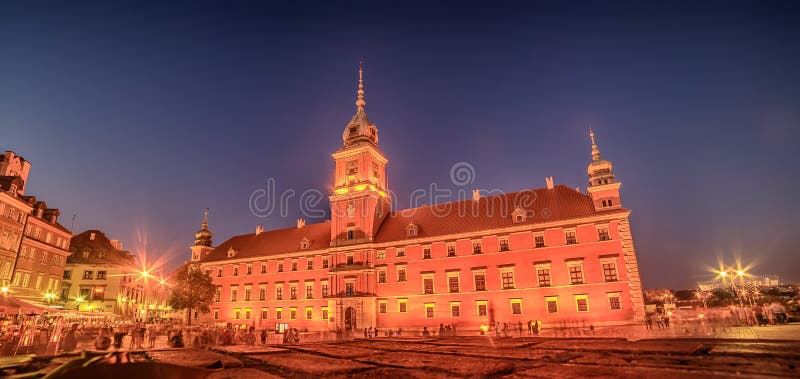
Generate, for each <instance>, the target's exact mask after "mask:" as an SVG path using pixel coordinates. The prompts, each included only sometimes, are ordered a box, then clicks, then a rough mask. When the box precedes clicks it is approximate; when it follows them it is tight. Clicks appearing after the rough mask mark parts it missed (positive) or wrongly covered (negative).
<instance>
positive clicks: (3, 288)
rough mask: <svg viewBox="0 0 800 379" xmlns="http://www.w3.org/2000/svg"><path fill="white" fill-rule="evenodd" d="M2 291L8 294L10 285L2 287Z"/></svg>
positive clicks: (0, 289)
mask: <svg viewBox="0 0 800 379" xmlns="http://www.w3.org/2000/svg"><path fill="white" fill-rule="evenodd" d="M0 292H2V293H3V295H5V294H7V293H8V286H3V287H0Z"/></svg>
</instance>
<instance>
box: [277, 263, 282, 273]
mask: <svg viewBox="0 0 800 379" xmlns="http://www.w3.org/2000/svg"><path fill="white" fill-rule="evenodd" d="M278 272H283V263H278Z"/></svg>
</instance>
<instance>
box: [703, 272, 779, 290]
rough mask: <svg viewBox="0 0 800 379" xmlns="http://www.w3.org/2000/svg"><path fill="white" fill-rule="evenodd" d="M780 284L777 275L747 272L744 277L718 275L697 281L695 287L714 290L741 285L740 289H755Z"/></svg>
mask: <svg viewBox="0 0 800 379" xmlns="http://www.w3.org/2000/svg"><path fill="white" fill-rule="evenodd" d="M779 285H781V282H780V277H779V276H778V275H769V274H758V275H752V274H747V275H746V276H745V277H742V278H740V277H737V276H730V277H727V278H722V277H718V278H716V279H714V280H707V281H704V282H698V283H697V287H699V288H700V290H701V291H714V290H717V289H730V288H733V287H734V286H738V287H741V288H740V289H756V288H765V287H775V286H779Z"/></svg>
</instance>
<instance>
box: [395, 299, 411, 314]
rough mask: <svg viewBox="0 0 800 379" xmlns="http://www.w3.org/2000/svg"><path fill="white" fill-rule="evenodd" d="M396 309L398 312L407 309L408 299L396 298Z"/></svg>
mask: <svg viewBox="0 0 800 379" xmlns="http://www.w3.org/2000/svg"><path fill="white" fill-rule="evenodd" d="M397 311H398V312H400V313H406V312H407V311H408V299H397Z"/></svg>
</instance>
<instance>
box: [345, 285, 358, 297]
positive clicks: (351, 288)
mask: <svg viewBox="0 0 800 379" xmlns="http://www.w3.org/2000/svg"><path fill="white" fill-rule="evenodd" d="M344 295H345V296H347V297H350V296H355V295H356V283H355V282H346V283H344Z"/></svg>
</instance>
